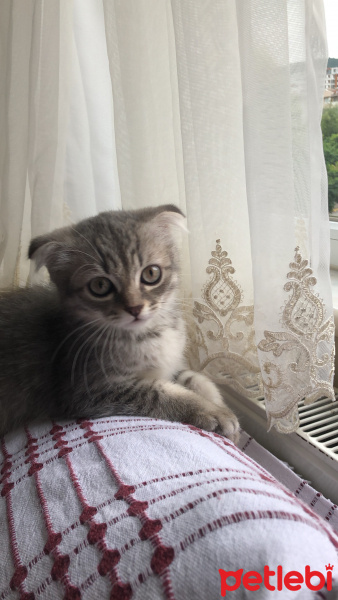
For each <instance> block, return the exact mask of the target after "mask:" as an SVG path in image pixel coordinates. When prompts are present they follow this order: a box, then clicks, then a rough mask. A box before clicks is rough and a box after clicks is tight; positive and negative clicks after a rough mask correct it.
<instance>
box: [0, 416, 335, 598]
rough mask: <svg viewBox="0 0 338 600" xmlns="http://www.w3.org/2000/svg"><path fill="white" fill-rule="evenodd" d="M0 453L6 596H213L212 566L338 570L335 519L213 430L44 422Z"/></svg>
mask: <svg viewBox="0 0 338 600" xmlns="http://www.w3.org/2000/svg"><path fill="white" fill-rule="evenodd" d="M1 452H2V457H1V458H2V464H1V486H0V523H1V544H0V600H14V599H20V600H33V599H36V600H38V599H41V600H45V599H51V600H58V599H66V600H77V599H80V598H83V599H88V600H95V599H98V600H105V599H112V600H128V599H129V598H133V599H144V600H157V599H162V598H163V599H168V600H174V599H177V600H181V599H182V600H185V599H186V600H190V599H192V598H201V599H202V598H203V599H205V598H208V600H209V599H210V600H213V599H219V598H220V597H221V580H220V575H219V572H218V570H219V569H224V570H226V571H230V570H237V569H240V568H243V569H244V571H249V570H255V571H258V572H261V573H262V572H263V567H264V565H269V567H270V568H273V567H276V566H277V565H282V566H283V569H284V570H285V571H291V570H298V571H303V572H304V568H305V565H310V566H311V568H313V569H317V570H320V571H321V572H325V565H326V564H328V563H330V564H333V565H337V567H338V561H337V549H338V537H337V535H336V534H335V532H334V530H333V529H332V528H331V527H330V525H329V524H328V523H327V522H325V520H323V519H321V518H320V517H319V516H318V515H316V514H315V513H314V512H313V511H312V510H311V509H310V508H309V507H308V506H307V505H306V504H304V503H303V502H302V501H300V500H299V499H298V498H297V497H295V495H294V494H292V493H291V492H290V491H289V490H288V489H287V488H285V487H284V486H283V485H282V484H281V483H279V482H278V481H277V480H276V479H275V478H274V477H273V476H272V475H271V474H269V473H268V472H267V471H266V470H265V469H263V468H262V467H261V466H260V465H259V464H258V463H257V462H255V461H254V460H252V458H250V457H249V456H247V455H246V454H244V453H243V452H242V451H241V450H240V449H239V448H236V447H235V446H234V445H233V444H232V443H231V442H229V441H228V440H227V439H225V438H223V437H221V436H219V435H216V434H211V433H207V432H204V431H202V430H200V429H196V428H194V427H191V426H188V425H183V424H180V423H169V422H166V421H160V420H155V419H145V418H122V417H121V418H119V417H115V418H113V417H112V418H107V419H99V420H95V421H79V422H77V423H75V422H71V423H69V422H67V423H64V422H62V423H61V422H59V423H50V422H47V423H44V424H43V425H39V426H30V427H27V428H25V429H23V430H20V431H16V432H14V433H11V434H8V435H7V436H5V438H4V439H3V440H2V442H1ZM337 570H338V569H337ZM243 592H244V590H243V588H241V589H239V590H237V591H233V592H231V598H232V599H237V600H238V599H242V598H244V597H245V596H244V595H243ZM261 593H262V595H261V596H259V597H260V598H263V597H265V596H264V592H261ZM269 593H270V596H269V595H268V594H269ZM325 593H326V592H325V590H322V591H321V592H320V594H321V595H318V594H319V593H318V592H310V591H309V590H307V589H306V590H301V591H300V592H295V591H289V592H288V591H287V590H284V591H283V596H282V597H283V600H284V599H285V598H289V597H290V598H292V599H294V598H297V599H298V598H304V599H306V598H316V599H317V598H318V599H319V598H326V595H325ZM266 594H267V595H268V596H267V597H268V598H270V597H271V592H266ZM302 594H303V595H302ZM273 597H275V596H273ZM278 597H279V596H278Z"/></svg>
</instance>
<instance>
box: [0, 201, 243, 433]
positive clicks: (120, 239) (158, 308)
mask: <svg viewBox="0 0 338 600" xmlns="http://www.w3.org/2000/svg"><path fill="white" fill-rule="evenodd" d="M182 223H183V215H182V213H181V211H180V210H179V209H178V208H176V207H175V206H172V205H166V206H160V207H157V208H145V209H142V210H135V211H116V212H105V213H101V214H99V215H97V216H95V217H92V218H90V219H86V220H83V221H81V222H80V223H78V224H77V225H76V226H74V227H65V228H62V229H57V230H55V231H53V232H52V233H49V234H47V235H42V236H40V237H37V238H35V239H33V240H32V241H31V244H30V247H29V257H30V258H32V259H33V260H34V261H35V262H36V266H37V268H40V267H41V266H42V265H46V267H47V269H48V271H49V274H50V278H51V281H52V284H51V286H49V287H46V286H33V287H31V288H26V289H17V290H14V291H3V292H1V293H0V435H3V434H4V433H6V432H7V431H9V430H11V429H13V428H15V427H18V426H19V425H21V424H24V423H25V422H27V421H28V420H32V419H36V418H38V419H41V418H44V417H49V418H58V419H60V418H66V419H70V418H78V417H86V418H95V417H104V416H111V415H140V416H146V417H155V418H159V419H168V420H170V421H183V422H186V423H191V424H193V425H195V426H197V427H201V428H203V429H206V430H209V431H217V432H219V433H222V434H224V435H226V436H227V437H229V438H230V439H232V440H234V441H237V439H238V429H239V426H238V421H237V419H236V417H235V415H234V414H233V413H232V412H231V410H230V409H229V408H228V407H227V406H226V405H225V403H224V402H223V400H222V398H221V396H220V394H219V392H218V390H217V389H216V387H215V386H214V384H213V383H211V382H210V381H209V380H208V379H207V378H206V377H204V376H203V375H201V374H198V373H194V372H192V371H189V370H186V369H185V365H184V359H183V350H184V346H185V331H184V323H183V319H182V316H181V314H180V311H179V308H178V301H177V300H176V293H177V289H178V284H179V260H178V258H179V257H178V249H177V244H176V243H175V241H174V239H175V235H174V234H175V229H176V228H177V227H178V226H179V225H182Z"/></svg>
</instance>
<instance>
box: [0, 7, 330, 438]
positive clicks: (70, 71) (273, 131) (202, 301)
mask: <svg viewBox="0 0 338 600" xmlns="http://www.w3.org/2000/svg"><path fill="white" fill-rule="evenodd" d="M0 27H1V35H3V39H4V40H5V44H4V45H3V48H5V51H3V53H2V54H1V56H0V78H1V81H0V85H1V89H3V90H5V92H4V94H3V96H2V97H1V99H0V129H1V131H2V132H3V139H4V143H3V144H2V150H1V154H0V168H1V171H0V175H1V180H0V186H1V188H0V189H1V198H0V275H1V284H2V285H8V284H11V282H13V281H16V282H19V283H21V284H25V283H26V281H27V278H28V275H29V266H28V262H27V261H26V259H25V253H26V249H27V245H28V240H29V238H30V237H31V236H32V235H38V234H40V233H42V232H44V231H46V230H48V229H50V228H52V227H57V226H60V225H63V224H64V223H67V222H72V221H76V220H78V219H79V218H83V217H87V216H90V215H92V214H95V213H96V212H98V211H100V210H107V209H116V208H121V207H122V208H126V209H130V208H138V207H142V206H147V205H157V204H164V203H175V204H177V205H178V206H180V207H181V209H182V210H183V211H184V212H185V214H186V215H187V226H188V229H189V236H187V237H186V238H185V240H184V241H183V247H182V267H183V276H182V299H181V302H182V309H183V310H184V312H185V315H186V320H187V328H188V331H189V345H188V348H187V358H188V361H189V362H190V364H191V366H192V367H193V368H195V369H201V370H204V371H205V372H207V373H208V374H209V375H210V376H212V377H213V378H214V379H215V381H217V382H218V383H224V384H226V385H227V386H229V388H232V389H233V390H235V391H236V392H238V393H239V394H241V395H243V394H244V395H246V396H248V397H252V398H254V397H257V396H263V395H264V397H265V401H266V410H267V415H268V423H269V426H272V425H275V426H276V428H277V429H278V430H279V431H281V432H289V431H293V430H294V429H295V428H297V426H298V410H297V404H298V401H299V400H301V399H303V398H305V401H306V402H312V401H314V400H316V399H317V398H319V397H321V396H323V395H325V396H328V397H330V398H332V399H333V398H334V395H333V388H332V372H333V343H334V337H333V319H332V300H331V289H330V280H329V224H328V215H327V183H326V172H325V165H324V159H323V152H322V138H321V130H320V120H321V111H322V96H323V89H324V78H325V71H326V61H327V50H326V35H325V15H324V10H323V5H322V0H274V2H271V0H245V2H243V1H242V0H194V1H192V0H183V1H182V0H171V1H170V0H163V1H161V2H159V1H158V0H86V2H85V3H83V2H81V0H60V1H59V0H49V1H48V2H44V0H30V1H27V2H25V6H24V9H23V5H22V3H21V2H20V1H19V0H3V2H2V3H1V6H0ZM47 67H48V68H47Z"/></svg>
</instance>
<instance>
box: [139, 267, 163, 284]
mask: <svg viewBox="0 0 338 600" xmlns="http://www.w3.org/2000/svg"><path fill="white" fill-rule="evenodd" d="M161 276H162V272H161V269H160V267H158V266H157V265H149V267H146V268H145V269H143V271H142V274H141V281H142V283H145V284H146V285H154V284H155V283H158V282H159V280H160V279H161Z"/></svg>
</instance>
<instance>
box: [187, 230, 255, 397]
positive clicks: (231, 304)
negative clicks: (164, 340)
mask: <svg viewBox="0 0 338 600" xmlns="http://www.w3.org/2000/svg"><path fill="white" fill-rule="evenodd" d="M211 256H212V258H210V260H209V263H208V264H209V266H208V267H207V269H206V273H207V274H208V275H209V276H210V277H209V279H208V281H207V282H206V283H205V285H204V289H203V290H202V299H203V300H204V302H203V303H202V302H198V301H195V302H194V305H193V310H192V311H189V312H188V316H187V323H188V331H189V344H188V348H187V357H188V360H189V362H190V366H191V368H193V369H195V370H198V371H204V372H206V373H207V374H209V375H210V376H211V377H212V378H213V379H214V381H216V382H217V383H219V384H226V385H228V386H230V387H231V388H232V389H233V390H235V391H236V392H238V393H239V394H244V395H245V396H247V397H249V398H256V397H258V396H261V395H262V384H261V375H260V368H259V363H258V358H257V349H256V344H255V340H254V328H253V321H254V309H253V306H245V305H244V304H243V292H242V290H241V289H240V287H239V285H238V283H237V281H236V280H235V279H234V277H233V275H234V274H235V269H234V267H233V266H232V262H231V259H230V258H229V257H228V253H227V252H226V251H225V250H222V246H221V243H220V240H216V249H215V250H213V251H212V252H211Z"/></svg>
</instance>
